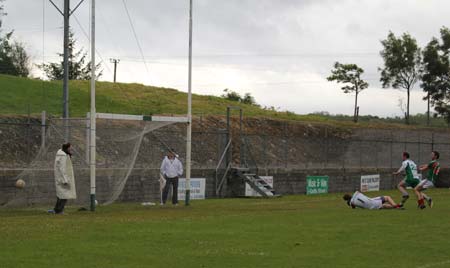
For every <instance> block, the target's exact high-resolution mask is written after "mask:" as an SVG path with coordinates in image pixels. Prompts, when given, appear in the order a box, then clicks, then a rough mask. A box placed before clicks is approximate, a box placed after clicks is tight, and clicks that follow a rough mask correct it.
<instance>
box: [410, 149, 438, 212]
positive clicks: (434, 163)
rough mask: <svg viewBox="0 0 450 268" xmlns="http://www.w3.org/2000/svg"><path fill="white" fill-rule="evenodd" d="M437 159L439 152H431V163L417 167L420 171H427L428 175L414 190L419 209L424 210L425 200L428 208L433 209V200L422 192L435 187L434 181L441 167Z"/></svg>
mask: <svg viewBox="0 0 450 268" xmlns="http://www.w3.org/2000/svg"><path fill="white" fill-rule="evenodd" d="M438 159H439V152H437V151H432V152H431V161H430V163H428V164H425V165H421V166H420V167H419V170H420V171H427V170H428V174H427V176H426V177H425V179H423V180H422V181H421V182H420V183H419V184H418V185H417V186H416V187H415V188H414V192H415V193H416V195H417V198H418V201H417V203H418V206H419V208H421V209H424V208H425V200H427V203H428V206H429V207H430V208H432V207H433V199H431V197H429V196H427V195H426V194H425V193H423V191H424V190H426V189H428V188H431V187H434V186H435V185H436V181H437V179H438V176H439V171H440V169H441V166H440V165H439V162H438Z"/></svg>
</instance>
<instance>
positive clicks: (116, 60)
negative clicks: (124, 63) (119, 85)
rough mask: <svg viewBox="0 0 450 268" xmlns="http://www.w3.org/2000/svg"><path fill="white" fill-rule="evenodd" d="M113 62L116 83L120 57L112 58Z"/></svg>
mask: <svg viewBox="0 0 450 268" xmlns="http://www.w3.org/2000/svg"><path fill="white" fill-rule="evenodd" d="M110 61H111V63H114V83H115V82H116V75H117V64H118V63H119V62H120V60H118V59H110Z"/></svg>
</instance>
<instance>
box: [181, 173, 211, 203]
mask: <svg viewBox="0 0 450 268" xmlns="http://www.w3.org/2000/svg"><path fill="white" fill-rule="evenodd" d="M205 186H206V179H205V178H191V195H190V198H191V200H192V199H205V188H206V187H205ZM185 194H186V179H185V178H181V179H179V180H178V200H184V199H186V195H185Z"/></svg>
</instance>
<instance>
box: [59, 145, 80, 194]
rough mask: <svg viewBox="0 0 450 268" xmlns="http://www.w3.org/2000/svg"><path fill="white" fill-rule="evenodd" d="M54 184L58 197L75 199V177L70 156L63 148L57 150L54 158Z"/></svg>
mask: <svg viewBox="0 0 450 268" xmlns="http://www.w3.org/2000/svg"><path fill="white" fill-rule="evenodd" d="M55 186H56V196H57V197H58V198H59V199H76V198H77V191H76V189H75V177H74V175H73V166H72V160H71V159H70V156H69V155H68V154H66V153H65V152H64V151H63V150H61V149H60V150H58V152H57V153H56V158H55Z"/></svg>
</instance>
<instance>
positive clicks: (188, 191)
mask: <svg viewBox="0 0 450 268" xmlns="http://www.w3.org/2000/svg"><path fill="white" fill-rule="evenodd" d="M191 137H192V0H189V78H188V126H187V138H186V200H185V204H186V206H189V203H190V194H191Z"/></svg>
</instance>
